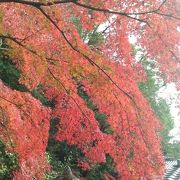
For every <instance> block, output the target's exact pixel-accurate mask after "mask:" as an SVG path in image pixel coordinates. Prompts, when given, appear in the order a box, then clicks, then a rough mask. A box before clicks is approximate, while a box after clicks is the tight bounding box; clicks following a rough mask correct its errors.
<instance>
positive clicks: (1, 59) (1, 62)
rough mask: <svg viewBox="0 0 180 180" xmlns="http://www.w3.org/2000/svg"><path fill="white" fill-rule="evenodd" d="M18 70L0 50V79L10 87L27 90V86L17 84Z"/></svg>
mask: <svg viewBox="0 0 180 180" xmlns="http://www.w3.org/2000/svg"><path fill="white" fill-rule="evenodd" d="M19 78H20V71H19V70H18V69H17V68H16V66H15V64H14V63H13V62H12V60H11V59H10V58H9V57H8V56H6V55H5V54H4V53H3V52H2V50H0V79H1V80H2V81H3V82H4V83H5V85H6V86H9V87H10V88H11V89H16V90H18V91H27V88H26V87H25V86H24V85H22V84H19V82H18V80H19Z"/></svg>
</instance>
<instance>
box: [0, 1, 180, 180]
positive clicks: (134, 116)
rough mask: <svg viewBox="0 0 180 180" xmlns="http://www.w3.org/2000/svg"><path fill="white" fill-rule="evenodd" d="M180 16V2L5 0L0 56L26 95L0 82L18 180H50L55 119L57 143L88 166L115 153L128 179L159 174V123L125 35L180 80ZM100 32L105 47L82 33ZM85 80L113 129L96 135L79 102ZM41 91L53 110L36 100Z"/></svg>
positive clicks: (169, 77) (90, 115) (3, 126)
mask: <svg viewBox="0 0 180 180" xmlns="http://www.w3.org/2000/svg"><path fill="white" fill-rule="evenodd" d="M179 10H180V9H179V4H178V2H177V1H175V0H169V1H163V2H162V1H159V0H148V1H136V0H123V1H112V0H106V1H103V0H102V1H95V0H89V1H85V0H80V1H69V0H67V1H50V0H49V1H40V0H39V1H30V0H26V1H24V0H19V1H16V0H14V1H13V0H12V1H11V0H1V2H0V38H1V39H2V41H3V43H6V45H7V48H6V49H5V50H4V53H5V55H6V56H9V57H10V58H11V59H12V60H13V62H14V63H15V64H16V67H17V68H18V69H19V70H20V71H21V77H20V79H19V83H20V84H23V85H25V86H26V87H27V88H28V92H20V91H17V90H12V89H10V88H9V87H7V86H5V85H4V84H3V82H0V130H1V131H0V139H2V140H3V141H5V142H6V143H7V144H9V150H10V151H13V152H16V153H18V155H19V170H17V171H15V172H14V174H13V175H14V179H17V180H19V179H25V180H26V179H27V180H29V179H32V178H33V177H36V178H37V179H38V180H39V179H44V177H45V176H44V174H45V173H46V172H47V171H48V170H49V166H48V163H47V160H46V157H45V150H46V146H47V141H48V136H49V134H48V131H49V126H50V119H51V118H58V119H59V124H58V132H57V133H56V134H55V136H54V138H55V139H56V140H58V141H66V142H67V143H68V144H69V145H76V146H77V147H78V148H79V149H81V151H82V152H83V154H84V156H85V158H84V159H79V161H78V163H79V166H80V167H81V168H82V169H84V170H89V169H91V168H92V167H93V166H94V165H95V164H97V163H105V162H106V155H109V156H111V157H112V158H113V160H114V167H115V168H116V170H117V172H118V174H119V177H120V176H121V177H122V179H127V180H131V179H140V177H147V178H149V179H152V177H153V175H162V174H163V171H164V161H163V156H162V152H161V147H160V139H159V136H158V131H159V130H160V129H161V125H160V123H159V120H158V119H157V118H156V116H155V115H154V112H153V111H152V110H151V108H150V105H149V103H148V101H147V100H146V99H145V98H144V97H143V95H142V94H141V92H140V90H139V89H138V82H140V81H143V80H145V78H146V76H145V73H144V71H143V67H142V66H141V64H140V63H138V61H137V60H135V57H133V52H132V47H131V44H130V42H129V36H135V37H136V39H137V45H138V46H140V47H141V48H142V49H143V50H144V54H145V55H146V56H147V57H149V58H152V59H154V60H155V61H156V62H157V63H156V65H157V67H158V68H159V69H160V70H161V71H162V74H163V75H162V76H163V77H164V78H165V80H166V81H173V82H178V80H179V75H178V68H179V60H178V56H179V54H178V49H179V46H178V42H179V36H178V28H179V26H178V23H179V22H178V20H179V18H178V13H179V12H180V11H179ZM74 18H76V19H78V20H79V21H78V22H79V23H78V25H77V24H76V25H75V23H74ZM102 24H107V25H102ZM97 26H98V27H99V28H97V29H98V30H97V31H98V33H99V34H101V37H102V42H101V43H98V44H93V43H92V41H91V42H90V39H88V36H86V34H87V33H88V32H93V31H94V29H95V27H97ZM100 26H101V28H100ZM78 28H79V29H78ZM80 31H81V32H80ZM79 83H80V84H82V87H81V88H82V89H83V91H84V92H86V93H87V94H88V96H89V99H90V100H91V101H92V102H93V103H94V104H95V105H96V106H97V109H98V111H99V112H101V113H103V114H105V115H106V116H107V120H106V121H107V123H108V124H109V126H110V128H111V131H110V132H108V133H107V132H105V131H103V130H102V129H101V128H100V123H99V122H98V121H97V119H96V118H95V115H94V111H93V110H92V108H89V107H88V106H87V101H85V100H84V99H83V98H82V97H81V96H80V95H79V93H78V88H79ZM38 85H41V86H42V87H43V88H42V89H41V90H40V93H41V94H42V95H43V96H44V97H46V98H47V99H48V101H54V106H53V107H51V108H48V107H45V106H44V105H43V104H42V103H41V102H40V101H39V100H37V99H35V98H34V97H32V95H31V93H30V92H31V91H33V89H35V88H37V86H38ZM177 87H178V84H177Z"/></svg>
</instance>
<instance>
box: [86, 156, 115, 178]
mask: <svg viewBox="0 0 180 180" xmlns="http://www.w3.org/2000/svg"><path fill="white" fill-rule="evenodd" d="M105 173H109V174H110V175H112V176H113V177H116V176H117V172H115V170H114V168H113V159H112V158H111V157H110V156H106V163H105V164H97V165H96V166H94V167H93V168H92V169H91V170H90V171H89V172H87V175H86V177H87V179H88V180H105V177H104V174H105Z"/></svg>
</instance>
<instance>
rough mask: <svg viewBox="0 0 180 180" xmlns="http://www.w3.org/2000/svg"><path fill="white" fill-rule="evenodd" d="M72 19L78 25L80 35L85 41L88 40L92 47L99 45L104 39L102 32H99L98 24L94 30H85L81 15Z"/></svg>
mask: <svg viewBox="0 0 180 180" xmlns="http://www.w3.org/2000/svg"><path fill="white" fill-rule="evenodd" d="M70 21H71V22H72V23H73V24H74V26H75V27H76V29H77V31H78V33H79V35H80V36H81V38H82V39H83V40H84V41H87V44H88V45H89V46H91V47H98V46H99V45H100V44H101V43H102V42H103V40H104V37H103V35H102V33H100V32H98V31H97V30H98V27H99V26H98V25H96V26H95V27H94V30H93V31H87V30H84V29H83V27H82V22H81V19H80V18H79V17H76V16H72V17H71V19H70Z"/></svg>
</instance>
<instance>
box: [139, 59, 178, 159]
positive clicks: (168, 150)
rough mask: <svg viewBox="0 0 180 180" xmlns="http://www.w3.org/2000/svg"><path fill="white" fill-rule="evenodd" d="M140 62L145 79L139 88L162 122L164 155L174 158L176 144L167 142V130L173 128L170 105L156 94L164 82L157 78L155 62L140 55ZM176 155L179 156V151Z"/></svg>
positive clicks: (168, 136)
mask: <svg viewBox="0 0 180 180" xmlns="http://www.w3.org/2000/svg"><path fill="white" fill-rule="evenodd" d="M141 63H142V65H143V67H144V68H145V71H146V73H147V81H146V82H141V83H140V84H139V89H140V90H141V92H142V93H143V95H144V96H145V97H146V98H147V99H148V100H149V102H150V105H151V107H152V109H153V110H154V112H155V114H156V115H157V117H158V118H159V119H160V121H161V123H162V126H163V130H162V131H161V132H160V136H161V145H162V150H163V152H164V155H165V156H167V157H174V158H175V156H177V153H172V152H175V151H174V149H176V146H177V145H175V144H172V143H169V141H170V139H171V138H172V137H171V136H170V135H169V132H170V130H171V129H173V117H172V115H171V112H170V106H169V105H168V104H167V102H166V100H165V99H163V98H160V97H158V96H157V92H158V90H159V89H160V88H161V87H162V86H164V82H163V81H162V80H160V79H157V71H156V69H155V62H153V61H150V60H148V59H147V58H145V57H144V56H142V58H141ZM175 154H176V155H175ZM178 156H179V157H180V152H179V155H178Z"/></svg>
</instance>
